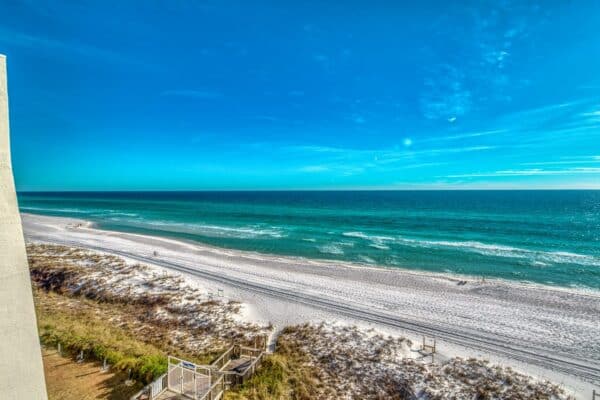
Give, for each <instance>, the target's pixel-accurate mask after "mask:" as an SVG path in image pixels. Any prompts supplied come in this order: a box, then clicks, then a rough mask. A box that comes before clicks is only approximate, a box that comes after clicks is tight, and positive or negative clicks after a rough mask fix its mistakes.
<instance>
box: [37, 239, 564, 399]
mask: <svg viewBox="0 0 600 400" xmlns="http://www.w3.org/2000/svg"><path fill="white" fill-rule="evenodd" d="M28 252H29V262H30V268H31V277H32V282H33V285H34V297H35V302H36V308H37V314H38V320H39V322H38V323H39V329H40V337H41V340H42V342H43V344H44V345H45V346H48V347H56V346H57V344H58V343H61V345H62V347H63V349H65V350H67V351H70V352H72V353H73V354H76V353H79V352H80V351H83V352H84V353H85V354H86V357H90V358H95V359H98V360H103V359H105V358H106V359H107V360H108V362H109V363H110V364H111V365H112V366H113V368H117V369H118V370H123V371H128V370H131V372H132V374H133V377H135V378H136V379H138V380H139V381H141V382H145V383H147V382H149V381H151V380H152V379H154V378H156V377H158V376H159V375H161V374H162V373H164V372H165V370H166V362H167V359H166V357H167V354H171V355H175V356H178V357H180V358H183V359H187V360H190V361H193V362H196V363H199V364H208V363H210V362H211V361H212V360H213V359H214V358H215V357H216V356H217V355H218V354H220V353H221V352H222V351H223V350H224V349H225V348H226V347H228V346H229V345H230V344H231V342H232V341H233V340H235V341H237V342H238V343H239V342H246V343H247V344H249V345H251V344H252V343H253V341H254V338H255V337H256V336H258V335H262V334H264V333H265V332H266V331H267V330H268V328H266V327H259V326H256V325H252V324H245V323H241V322H237V321H236V320H235V319H234V318H233V316H234V315H235V313H237V312H238V311H239V304H238V303H235V302H230V301H227V300H225V299H220V298H217V299H215V298H213V297H212V296H209V295H208V294H207V293H206V291H205V290H203V289H202V288H198V287H193V286H192V285H190V284H189V283H187V282H185V281H184V279H183V278H181V277H176V276H172V275H167V274H164V273H162V272H160V271H157V270H154V269H152V268H150V267H147V266H143V265H138V264H134V263H127V262H125V261H124V260H123V259H121V258H118V257H113V256H109V255H103V254H97V253H92V252H88V251H83V250H78V249H71V248H67V247H62V246H49V245H29V246H28ZM428 360H429V358H427V359H423V357H422V356H421V354H420V353H418V352H417V351H416V349H415V348H414V347H413V346H412V343H411V342H410V341H409V340H407V339H403V338H397V337H391V336H383V335H381V334H378V333H376V332H375V331H373V330H364V329H358V328H356V327H349V326H342V325H333V324H321V325H313V324H305V325H299V326H294V327H288V328H286V329H284V330H283V331H282V332H281V334H280V336H279V338H278V341H277V350H276V352H275V353H274V354H271V355H268V356H266V357H265V358H264V360H263V364H262V367H261V368H260V369H259V371H258V372H257V373H256V374H255V375H254V376H253V377H252V378H251V379H250V380H248V381H246V382H245V383H244V384H243V385H242V386H240V387H238V388H235V389H233V390H231V391H228V392H227V393H226V397H225V398H226V399H227V400H267V399H269V400H270V399H277V400H309V399H361V400H362V399H391V400H394V399H398V400H400V399H402V400H403V399H417V398H418V399H427V400H438V399H440V400H441V399H455V400H484V399H489V400H492V399H494V400H499V399H507V400H508V399H517V400H519V399H523V400H525V399H538V400H562V399H567V398H569V397H567V396H566V395H565V394H564V393H563V391H562V390H561V389H560V388H559V387H558V386H556V385H554V384H551V383H549V382H540V381H536V380H533V379H532V378H530V377H528V376H525V375H522V374H519V373H517V372H515V371H513V370H511V369H510V368H503V367H499V366H494V365H490V364H489V363H488V362H486V361H482V360H477V359H467V360H464V359H461V358H453V359H450V360H448V361H445V362H441V363H434V364H431V363H428V362H426V361H428Z"/></svg>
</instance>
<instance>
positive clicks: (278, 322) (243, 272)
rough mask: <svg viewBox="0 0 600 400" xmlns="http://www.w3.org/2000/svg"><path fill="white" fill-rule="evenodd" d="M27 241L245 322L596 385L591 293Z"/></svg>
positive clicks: (93, 243) (599, 304)
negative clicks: (104, 263)
mask: <svg viewBox="0 0 600 400" xmlns="http://www.w3.org/2000/svg"><path fill="white" fill-rule="evenodd" d="M22 217H23V223H24V230H25V235H26V239H27V241H28V242H32V243H54V244H61V245H65V246H73V247H80V248H86V249H91V250H95V251H101V252H105V253H109V254H114V255H118V256H122V257H125V258H126V259H131V260H135V261H139V262H143V263H145V264H149V265H154V266H157V267H160V268H165V269H167V270H170V271H172V272H179V273H181V274H182V275H183V276H186V279H187V278H191V279H193V280H195V281H197V282H198V284H200V285H202V286H203V287H206V288H210V290H211V291H213V292H214V293H217V292H218V290H219V289H222V290H223V292H224V293H225V296H226V297H227V298H229V299H233V300H236V301H240V302H241V303H242V304H243V307H242V310H243V317H244V318H245V319H246V320H247V321H248V322H256V323H261V324H266V323H272V324H273V325H274V326H275V328H276V329H282V328H284V327H285V326H287V325H291V324H298V323H303V322H315V323H319V322H320V321H328V322H333V321H336V322H338V323H341V324H356V325H358V326H360V327H363V326H364V327H369V328H374V329H376V330H378V331H381V332H384V333H389V334H393V335H398V336H400V335H401V336H405V337H407V338H410V339H412V340H413V341H415V342H419V341H420V340H421V337H422V335H426V336H427V337H428V338H433V337H435V338H436V340H437V344H438V352H439V355H438V360H440V361H443V360H444V359H447V358H448V357H452V356H456V355H460V356H464V357H471V356H473V357H479V358H485V359H489V360H490V361H492V362H494V363H499V364H501V365H506V366H511V367H513V368H514V369H515V370H517V371H521V372H524V373H527V374H530V375H533V376H536V377H538V378H540V379H549V380H551V381H553V382H555V383H558V384H562V385H563V386H564V387H565V389H566V390H567V392H569V393H572V394H574V395H575V396H576V397H578V398H589V396H590V394H591V390H592V388H593V387H594V385H599V384H600V322H599V315H600V293H598V292H594V291H583V290H579V289H568V290H567V289H559V288H552V287H546V286H540V285H530V284H524V283H516V282H506V281H499V280H486V281H485V282H480V281H478V280H476V279H471V278H466V277H456V276H450V275H439V274H437V275H436V274H430V273H424V272H418V271H409V270H401V269H393V270H391V269H383V268H373V267H367V266H359V265H350V264H344V263H340V262H326V261H315V260H307V259H301V258H293V257H281V256H271V255H264V254H258V253H252V252H241V251H237V250H228V249H220V248H215V247H210V246H205V245H201V244H196V243H189V242H183V241H178V240H172V239H165V238H159V237H152V236H144V235H137V234H128V233H120V232H113V231H104V230H99V229H95V228H93V226H92V225H91V224H89V223H87V222H86V221H80V220H74V219H67V218H57V217H46V216H38V215H31V214H23V216H22Z"/></svg>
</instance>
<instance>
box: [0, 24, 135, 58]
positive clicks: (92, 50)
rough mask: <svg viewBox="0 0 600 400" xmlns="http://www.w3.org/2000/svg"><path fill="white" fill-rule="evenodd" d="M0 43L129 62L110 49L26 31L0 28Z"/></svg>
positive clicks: (123, 56)
mask: <svg viewBox="0 0 600 400" xmlns="http://www.w3.org/2000/svg"><path fill="white" fill-rule="evenodd" d="M0 43H6V44H10V45H13V46H19V47H26V48H31V49H39V48H42V49H47V50H49V51H61V52H67V53H72V54H77V55H79V56H85V57H93V58H96V59H101V60H109V61H119V62H125V61H126V62H130V61H132V60H130V59H129V58H128V57H126V56H125V55H123V54H121V53H117V52H115V51H113V50H110V49H105V48H101V47H96V46H94V45H91V44H87V43H81V42H79V41H77V40H73V39H56V38H52V37H50V36H43V37H42V36H35V35H30V34H28V33H24V32H19V31H14V30H9V29H4V28H0Z"/></svg>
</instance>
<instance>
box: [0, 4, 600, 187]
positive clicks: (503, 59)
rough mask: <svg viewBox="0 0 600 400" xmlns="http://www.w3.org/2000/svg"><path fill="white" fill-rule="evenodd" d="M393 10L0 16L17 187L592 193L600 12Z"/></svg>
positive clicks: (337, 7)
mask: <svg viewBox="0 0 600 400" xmlns="http://www.w3.org/2000/svg"><path fill="white" fill-rule="evenodd" d="M403 3H405V2H399V1H388V2H384V1H363V2H357V1H341V0H340V1H334V2H331V1H310V2H281V1H272V2H262V1H256V2H247V1H240V2H233V1H228V0H224V1H204V2H201V1H171V2H158V1H147V2H128V1H125V2H123V1H120V2H116V1H85V2H71V1H66V2H61V1H52V2H44V1H32V0H27V1H14V2H12V1H11V2H2V3H1V4H0V15H2V18H1V20H0V53H2V54H5V55H6V56H7V64H8V75H9V76H8V83H9V96H10V123H11V140H12V153H13V169H14V173H15V181H16V184H17V189H18V190H20V191H30V190H44V191H45V190H230V189H231V190H286V189H540V188H599V189H600V40H599V36H600V2H598V1H553V0H548V1H539V2H534V1H515V2H511V1H457V2H448V1H419V2H411V3H412V4H403ZM406 3H409V2H406Z"/></svg>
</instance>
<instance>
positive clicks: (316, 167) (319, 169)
mask: <svg viewBox="0 0 600 400" xmlns="http://www.w3.org/2000/svg"><path fill="white" fill-rule="evenodd" d="M329 169H330V168H329V167H328V166H326V165H306V166H304V167H300V168H299V169H298V171H300V172H309V173H317V172H325V171H329Z"/></svg>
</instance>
